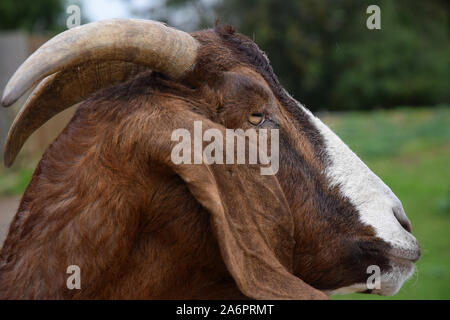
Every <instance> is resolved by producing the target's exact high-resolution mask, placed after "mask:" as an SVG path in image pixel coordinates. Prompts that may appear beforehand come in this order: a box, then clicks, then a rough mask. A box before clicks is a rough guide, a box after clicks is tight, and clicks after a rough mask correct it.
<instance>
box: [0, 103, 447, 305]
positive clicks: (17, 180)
mask: <svg viewBox="0 0 450 320" xmlns="http://www.w3.org/2000/svg"><path fill="white" fill-rule="evenodd" d="M322 119H323V121H324V122H325V123H327V124H329V125H330V127H331V128H332V129H333V130H334V131H335V132H336V133H337V134H338V135H339V136H340V137H341V138H342V139H343V140H344V141H345V142H346V143H347V144H348V145H349V146H350V148H352V149H353V151H355V152H356V153H357V154H358V155H359V156H360V157H361V158H362V160H363V161H364V162H365V163H366V164H367V165H368V166H369V167H370V168H371V169H372V170H373V171H374V172H375V173H376V174H377V175H379V176H380V178H382V179H383V180H384V181H385V182H386V183H387V184H388V185H389V186H390V187H391V189H392V190H393V191H394V193H395V194H396V195H397V196H398V197H399V198H400V200H401V201H402V202H403V205H404V207H405V210H406V213H407V214H408V216H409V218H410V220H411V221H412V224H413V233H414V235H415V236H416V237H417V239H418V240H419V242H420V245H421V247H422V258H421V260H420V261H419V262H418V263H417V271H416V273H415V275H414V276H413V277H412V278H411V279H410V280H409V281H408V282H407V283H406V284H405V285H404V286H403V288H402V289H401V290H400V292H399V293H398V294H397V295H395V296H394V297H378V296H374V295H363V294H351V295H341V296H335V297H333V299H450V170H449V165H450V107H448V106H443V107H439V108H429V109H425V108H423V109H410V108H399V109H395V110H393V111H385V110H384V111H373V112H346V113H341V114H331V115H327V116H324V117H322ZM31 173H32V170H31V169H20V167H19V168H17V167H16V168H15V169H13V170H6V169H2V170H0V195H9V194H20V193H22V192H23V190H24V188H25V187H26V185H27V184H28V182H29V180H30V178H31Z"/></svg>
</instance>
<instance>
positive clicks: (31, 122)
mask: <svg viewBox="0 0 450 320" xmlns="http://www.w3.org/2000/svg"><path fill="white" fill-rule="evenodd" d="M145 70H148V67H146V66H143V65H138V64H134V63H132V62H125V61H104V62H92V61H90V62H86V63H84V64H82V65H79V66H76V67H75V68H71V69H65V70H62V71H59V72H57V73H54V74H51V75H49V76H47V77H46V78H44V79H43V80H42V81H41V82H40V83H39V84H38V85H37V86H36V87H35V88H34V89H33V90H32V92H31V94H30V95H29V96H28V98H27V99H26V101H25V103H24V105H23V106H22V108H21V109H20V111H19V113H18V114H17V116H16V118H15V119H14V122H13V124H12V125H11V128H10V130H9V132H8V137H7V139H6V142H5V149H4V153H3V161H4V164H5V166H7V167H10V166H11V165H12V163H13V162H14V160H15V158H16V156H17V154H18V153H19V151H20V149H22V146H23V145H24V143H25V141H26V140H27V139H28V138H29V136H30V135H31V134H32V133H33V132H34V131H36V130H37V129H38V128H39V127H41V126H42V125H43V124H44V123H46V122H47V121H48V120H50V119H51V118H52V117H53V116H55V115H57V114H58V113H60V112H62V111H64V110H66V109H67V108H69V107H71V106H73V105H75V104H77V103H79V102H81V101H83V100H84V99H85V98H86V97H88V96H90V95H91V94H93V93H94V92H96V91H98V90H100V89H102V88H106V87H109V86H112V85H114V84H118V83H121V82H124V81H126V80H128V79H131V78H132V77H134V76H135V75H137V74H138V73H140V72H143V71H145Z"/></svg>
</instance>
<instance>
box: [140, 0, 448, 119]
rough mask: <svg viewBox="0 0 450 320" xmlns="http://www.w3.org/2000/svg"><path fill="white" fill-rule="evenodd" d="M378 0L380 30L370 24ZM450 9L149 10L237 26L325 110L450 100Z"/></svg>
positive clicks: (433, 2)
mask: <svg viewBox="0 0 450 320" xmlns="http://www.w3.org/2000/svg"><path fill="white" fill-rule="evenodd" d="M371 4H376V5H378V6H379V7H380V9H381V30H369V29H367V27H366V20H367V18H368V17H369V16H370V14H367V13H366V9H367V7H368V6H369V5H371ZM162 9H163V10H162ZM448 9H449V8H448V4H447V2H446V1H442V0H427V1H422V0H396V1H393V0H375V1H374V0H370V1H368V0H302V1H297V0H283V1H279V0H246V1H242V0H215V1H214V0H203V1H200V0H166V1H165V2H164V3H163V5H162V7H160V8H156V9H155V8H153V10H152V11H151V12H150V14H151V16H152V17H153V18H155V17H156V18H159V19H163V20H166V21H168V22H169V23H170V24H172V25H176V26H178V27H182V28H185V29H186V28H188V29H197V28H202V27H211V26H213V25H214V23H215V20H216V19H218V20H219V21H220V22H221V23H230V24H232V25H233V26H235V27H236V28H237V30H238V31H239V32H241V33H244V34H246V35H247V36H249V37H250V38H253V39H254V40H255V41H256V43H258V45H259V46H260V48H261V49H263V50H264V51H266V52H267V54H268V56H269V58H270V60H271V63H272V65H273V67H274V70H275V72H276V74H277V75H278V76H279V78H280V80H281V82H282V83H283V85H284V86H285V87H286V88H287V89H288V91H290V92H291V93H293V95H294V96H295V97H296V98H297V99H298V100H300V101H301V102H302V103H304V104H306V105H307V106H308V107H310V108H311V109H315V110H318V109H319V110H320V109H370V108H377V107H391V106H396V105H413V106H414V105H436V104H439V103H445V102H448V101H449V100H450V96H449V71H450V69H449V68H450V60H449V59H450V44H449V23H448V18H449V10H448ZM147 13H148V12H147Z"/></svg>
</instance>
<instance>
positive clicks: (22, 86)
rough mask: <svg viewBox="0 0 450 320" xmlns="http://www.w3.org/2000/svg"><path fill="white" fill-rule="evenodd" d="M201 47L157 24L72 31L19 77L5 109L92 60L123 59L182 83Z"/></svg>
mask: <svg viewBox="0 0 450 320" xmlns="http://www.w3.org/2000/svg"><path fill="white" fill-rule="evenodd" d="M197 48H198V42H197V40H195V39H194V38H193V37H192V36H191V35H189V34H188V33H186V32H183V31H179V30H176V29H173V28H170V27H167V26H165V25H164V24H162V23H160V22H156V21H148V20H139V19H129V20H128V19H126V20H125V19H111V20H105V21H99V22H93V23H89V24H86V25H83V26H80V27H76V28H73V29H70V30H67V31H65V32H63V33H61V34H59V35H57V36H55V37H54V38H52V39H50V40H49V41H48V42H46V43H45V44H44V45H42V46H41V47H40V48H39V49H38V50H36V52H35V53H33V54H32V55H31V56H30V57H29V58H28V59H27V60H26V61H25V62H24V63H23V64H22V65H21V66H20V67H19V69H18V70H17V71H16V73H14V75H13V76H12V78H11V79H10V80H9V82H8V84H7V85H6V88H5V91H4V93H3V99H2V104H3V105H4V106H9V105H11V104H13V103H14V102H15V101H16V100H17V99H18V98H19V97H20V96H21V95H22V94H23V93H24V92H25V91H26V90H27V89H29V88H30V87H31V86H32V85H33V84H34V83H36V82H37V81H38V80H41V79H42V78H44V77H45V76H48V75H50V74H52V73H55V72H56V71H58V70H61V69H63V68H69V67H73V66H75V65H77V64H80V63H82V62H83V61H86V60H98V61H105V60H119V61H128V62H134V63H138V64H144V65H147V66H149V67H150V68H151V69H152V70H155V71H159V72H162V73H164V74H166V75H167V76H169V77H173V78H179V77H181V76H182V75H183V74H184V73H185V72H186V70H188V69H189V68H191V67H192V66H193V64H194V62H195V58H196V53H197Z"/></svg>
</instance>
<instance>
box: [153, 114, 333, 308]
mask: <svg viewBox="0 0 450 320" xmlns="http://www.w3.org/2000/svg"><path fill="white" fill-rule="evenodd" d="M163 112H165V111H163ZM159 121H163V122H164V123H165V128H169V127H172V130H173V129H178V128H182V129H186V130H188V131H189V132H190V134H191V137H194V134H193V131H194V130H193V127H194V121H202V127H203V132H204V131H206V130H207V129H212V128H214V129H217V130H220V131H221V133H222V136H223V137H225V128H224V127H223V126H221V125H219V124H217V123H214V122H212V121H209V120H207V119H206V118H203V117H201V116H199V115H197V114H194V113H193V112H181V111H180V110H178V111H177V112H176V113H175V115H174V114H173V113H172V115H171V116H170V120H169V116H167V118H165V119H159ZM168 131H169V130H168ZM153 136H157V137H158V138H157V141H158V142H156V141H155V140H153V143H151V144H152V145H153V146H152V148H155V147H156V146H155V143H157V144H159V143H161V144H160V145H159V146H158V147H157V149H159V150H161V149H162V150H165V151H164V153H165V156H164V157H165V159H164V162H166V164H167V165H168V166H169V167H170V168H171V169H172V170H173V171H174V172H175V173H176V174H178V175H179V176H180V177H181V178H182V179H183V180H184V182H185V183H186V184H187V186H188V188H189V190H190V192H191V193H192V195H193V196H194V197H195V198H196V199H197V201H198V202H199V203H200V204H201V205H202V206H203V207H205V208H206V209H207V210H208V212H209V213H210V214H211V224H212V227H213V228H212V229H213V231H214V233H215V236H216V238H217V241H218V243H219V246H220V250H221V254H222V257H223V259H224V261H225V264H226V266H227V268H228V270H229V272H230V273H231V275H232V276H233V278H234V280H235V282H236V283H237V285H238V287H239V289H240V290H241V292H242V293H244V294H245V295H246V296H248V297H250V298H254V299H326V298H327V296H326V295H325V294H324V293H322V292H321V291H319V290H316V289H314V288H313V287H311V286H309V285H308V284H306V283H305V282H303V281H302V280H301V279H299V278H298V277H296V276H294V275H293V274H292V273H291V272H292V264H293V250H294V244H295V242H294V237H293V232H294V223H293V216H292V213H291V212H290V209H289V207H288V204H287V201H286V199H285V196H284V193H283V191H282V189H281V187H280V184H279V182H278V180H277V178H276V176H274V175H261V173H260V165H249V164H234V165H230V164H228V165H227V164H206V163H205V162H203V163H202V164H175V163H174V162H172V161H171V159H170V155H168V154H167V152H170V150H168V148H167V145H168V144H169V143H170V144H171V148H173V146H174V145H175V144H176V143H177V142H172V141H171V132H165V133H163V134H162V133H157V134H156V135H153ZM161 139H163V140H164V141H162V140H161ZM192 140H193V139H192ZM228 143H229V142H228ZM203 147H204V146H203ZM191 150H192V151H194V147H191ZM223 150H226V147H225V145H224V147H223ZM197 156H198V155H197ZM224 158H225V157H224ZM192 159H193V157H192Z"/></svg>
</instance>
